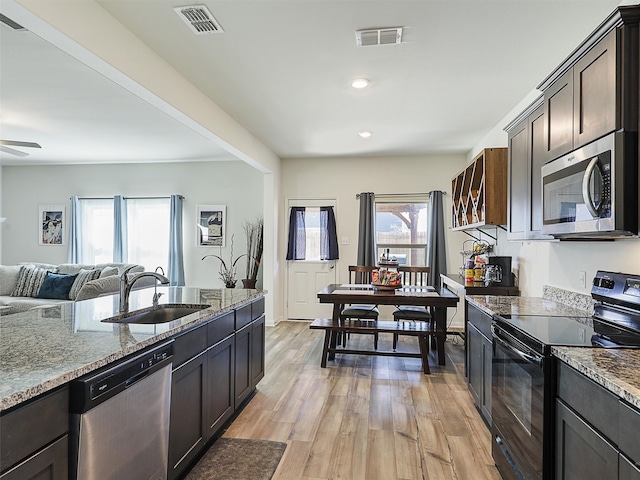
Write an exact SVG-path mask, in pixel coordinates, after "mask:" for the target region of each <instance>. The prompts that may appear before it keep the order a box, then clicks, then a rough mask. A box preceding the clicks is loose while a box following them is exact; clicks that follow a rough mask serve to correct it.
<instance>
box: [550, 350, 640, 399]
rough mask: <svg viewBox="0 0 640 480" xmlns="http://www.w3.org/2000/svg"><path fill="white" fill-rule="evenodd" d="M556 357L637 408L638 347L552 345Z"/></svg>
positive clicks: (639, 389) (639, 390)
mask: <svg viewBox="0 0 640 480" xmlns="http://www.w3.org/2000/svg"><path fill="white" fill-rule="evenodd" d="M551 351H552V352H553V354H554V355H555V356H556V357H558V358H559V359H560V360H562V361H563V362H565V363H566V364H568V365H570V366H572V367H573V368H575V369H576V370H578V371H579V372H580V373H582V374H583V375H585V376H587V377H589V378H590V379H591V380H593V381H595V382H596V383H597V384H599V385H602V386H603V387H604V388H606V389H607V390H609V391H610V392H612V393H614V394H615V395H617V396H618V397H620V398H622V399H624V400H626V401H627V402H629V403H630V404H632V405H634V406H635V407H637V408H640V376H638V371H640V350H631V349H616V348H584V347H583V348H578V347H552V348H551Z"/></svg>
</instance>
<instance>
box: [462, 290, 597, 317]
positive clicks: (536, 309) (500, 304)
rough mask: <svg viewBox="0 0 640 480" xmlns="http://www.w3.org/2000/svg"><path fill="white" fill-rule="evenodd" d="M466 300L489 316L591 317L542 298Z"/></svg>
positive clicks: (491, 297)
mask: <svg viewBox="0 0 640 480" xmlns="http://www.w3.org/2000/svg"><path fill="white" fill-rule="evenodd" d="M466 299H467V300H469V302H470V303H472V304H473V305H475V306H476V307H478V308H479V309H480V310H482V311H484V312H485V313H487V314H489V315H509V314H511V315H516V314H519V315H554V316H562V315H565V316H574V317H578V316H587V315H591V312H586V311H585V310H580V309H577V308H575V307H570V306H568V305H565V304H563V303H558V302H556V301H554V300H549V299H547V298H542V297H505V296H493V295H467V296H466Z"/></svg>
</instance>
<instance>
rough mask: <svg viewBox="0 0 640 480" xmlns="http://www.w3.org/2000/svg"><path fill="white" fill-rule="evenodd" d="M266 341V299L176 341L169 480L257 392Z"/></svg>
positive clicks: (180, 473)
mask: <svg viewBox="0 0 640 480" xmlns="http://www.w3.org/2000/svg"><path fill="white" fill-rule="evenodd" d="M254 316H255V318H254ZM264 340H265V337H264V299H258V300H256V301H254V302H252V303H250V304H248V305H245V306H243V307H241V308H239V309H237V310H235V311H232V312H228V313H226V314H223V315H220V316H217V317H214V318H212V319H211V320H209V321H208V322H207V323H205V324H204V325H201V326H199V327H197V328H195V329H193V330H190V331H188V332H185V333H182V334H180V335H178V336H176V338H175V344H174V350H175V354H174V371H173V377H172V389H171V420H170V428H169V472H168V478H169V480H173V479H176V478H178V477H180V476H181V475H182V474H183V473H184V471H185V470H186V469H187V467H188V466H189V465H190V464H191V463H192V462H193V461H194V460H195V459H196V458H197V457H199V456H200V454H201V453H202V451H203V449H204V448H206V446H207V445H208V443H210V440H211V439H212V438H214V437H215V435H216V434H217V433H218V432H219V431H220V429H221V428H222V427H223V426H224V425H225V424H226V423H227V422H228V421H229V420H230V419H231V418H232V417H233V415H234V414H235V413H236V412H237V411H238V410H239V409H240V408H241V407H242V405H243V402H245V401H246V399H247V398H249V397H250V396H251V394H252V393H253V392H254V391H255V388H256V385H257V383H258V382H259V381H260V379H261V378H262V377H263V376H264ZM254 369H255V371H254ZM258 370H261V372H259V371H258Z"/></svg>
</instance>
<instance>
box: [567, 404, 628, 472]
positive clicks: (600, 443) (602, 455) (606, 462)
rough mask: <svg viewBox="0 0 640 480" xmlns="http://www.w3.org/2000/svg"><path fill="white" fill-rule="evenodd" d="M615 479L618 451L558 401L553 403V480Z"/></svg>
mask: <svg viewBox="0 0 640 480" xmlns="http://www.w3.org/2000/svg"><path fill="white" fill-rule="evenodd" d="M603 478H607V479H611V480H614V479H617V478H618V451H617V450H616V448H615V447H614V446H613V445H612V444H611V443H609V442H608V441H607V440H606V439H605V438H604V437H603V436H602V435H600V434H599V433H598V432H597V431H596V430H595V429H594V428H593V427H592V426H591V425H589V424H588V423H586V422H585V421H584V420H583V419H582V418H580V417H579V416H578V415H576V414H575V413H574V412H573V411H572V410H571V409H570V408H568V407H567V406H566V405H565V404H564V402H562V401H561V400H557V401H556V479H557V480H602V479H603Z"/></svg>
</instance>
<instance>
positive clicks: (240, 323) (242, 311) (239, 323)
mask: <svg viewBox="0 0 640 480" xmlns="http://www.w3.org/2000/svg"><path fill="white" fill-rule="evenodd" d="M250 323H251V304H249V305H245V306H244V307H240V308H238V309H237V310H236V330H240V329H241V328H242V327H244V326H245V325H249V324H250Z"/></svg>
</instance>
